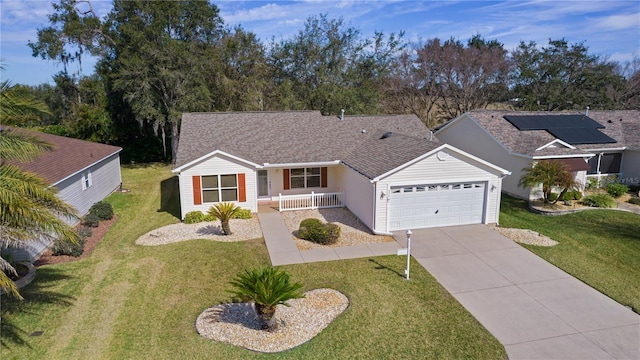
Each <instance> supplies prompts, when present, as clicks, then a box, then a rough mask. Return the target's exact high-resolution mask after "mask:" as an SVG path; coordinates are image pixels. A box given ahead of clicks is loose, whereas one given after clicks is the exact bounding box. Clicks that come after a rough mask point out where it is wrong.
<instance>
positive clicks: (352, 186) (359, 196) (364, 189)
mask: <svg viewBox="0 0 640 360" xmlns="http://www.w3.org/2000/svg"><path fill="white" fill-rule="evenodd" d="M341 170H342V171H341V173H342V179H341V180H342V181H341V182H342V184H343V186H344V189H343V190H341V191H344V193H345V205H346V206H347V208H348V209H349V210H350V211H351V212H352V213H353V215H355V216H356V217H357V218H358V219H360V221H361V222H362V223H363V224H365V225H366V226H367V227H368V228H369V229H372V230H373V228H374V227H373V209H374V200H373V196H374V194H375V185H374V184H372V183H371V181H370V180H369V179H368V178H367V177H365V176H363V175H361V174H359V173H357V172H356V171H354V170H352V169H351V168H349V167H347V166H341Z"/></svg>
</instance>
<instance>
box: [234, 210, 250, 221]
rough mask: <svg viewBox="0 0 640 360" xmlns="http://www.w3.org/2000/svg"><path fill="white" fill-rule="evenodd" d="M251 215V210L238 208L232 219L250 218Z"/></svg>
mask: <svg viewBox="0 0 640 360" xmlns="http://www.w3.org/2000/svg"><path fill="white" fill-rule="evenodd" d="M251 217H252V215H251V210H249V209H240V210H238V212H237V213H236V214H235V215H234V216H233V219H244V220H246V219H251Z"/></svg>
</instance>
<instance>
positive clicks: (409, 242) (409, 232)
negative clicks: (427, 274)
mask: <svg viewBox="0 0 640 360" xmlns="http://www.w3.org/2000/svg"><path fill="white" fill-rule="evenodd" d="M411 234H412V232H411V230H407V269H406V270H405V271H404V272H405V274H407V280H409V264H410V262H411Z"/></svg>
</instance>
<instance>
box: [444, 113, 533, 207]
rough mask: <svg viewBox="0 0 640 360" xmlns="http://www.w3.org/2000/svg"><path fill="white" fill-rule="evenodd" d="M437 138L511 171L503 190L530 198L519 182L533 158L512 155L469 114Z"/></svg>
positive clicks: (505, 180)
mask: <svg viewBox="0 0 640 360" xmlns="http://www.w3.org/2000/svg"><path fill="white" fill-rule="evenodd" d="M436 136H437V138H438V139H439V140H440V141H442V142H444V143H447V144H450V145H453V146H455V147H457V148H458V149H460V150H462V151H465V152H468V153H469V154H472V155H474V156H477V157H479V158H481V159H483V160H486V161H488V162H490V163H492V164H495V165H497V166H499V167H501V168H503V169H506V170H509V171H511V175H509V176H507V177H506V178H505V179H503V183H502V191H504V192H506V193H507V194H509V195H512V196H515V197H518V198H521V199H529V197H530V190H529V189H527V188H524V187H520V186H518V182H519V181H520V177H521V176H522V174H523V172H522V169H523V168H525V167H530V166H531V162H532V159H528V158H525V157H522V156H516V155H512V154H509V152H508V151H507V149H505V148H504V147H502V146H501V145H500V144H499V143H498V142H497V140H495V139H494V138H492V137H491V136H490V135H489V134H487V133H486V132H485V131H484V130H483V129H482V128H480V126H479V125H478V124H477V123H476V122H475V121H473V120H472V119H471V118H470V117H469V115H467V114H465V115H462V117H461V118H459V119H458V121H456V123H453V124H451V125H450V126H447V127H445V128H443V129H441V130H440V131H438V132H437V133H436Z"/></svg>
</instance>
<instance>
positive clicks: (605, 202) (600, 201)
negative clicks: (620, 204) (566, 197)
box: [582, 194, 616, 208]
mask: <svg viewBox="0 0 640 360" xmlns="http://www.w3.org/2000/svg"><path fill="white" fill-rule="evenodd" d="M582 203H583V204H584V205H586V206H591V207H599V208H612V207H616V201H615V200H614V199H613V198H612V197H611V196H609V195H607V194H593V195H589V196H586V197H585V198H584V199H582Z"/></svg>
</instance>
